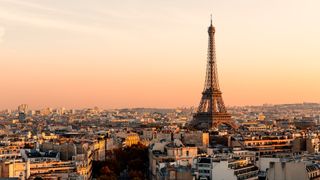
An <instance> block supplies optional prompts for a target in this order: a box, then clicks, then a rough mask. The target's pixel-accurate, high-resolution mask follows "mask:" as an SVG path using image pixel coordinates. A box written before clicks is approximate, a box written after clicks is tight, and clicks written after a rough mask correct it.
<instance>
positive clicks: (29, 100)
mask: <svg viewBox="0 0 320 180" xmlns="http://www.w3.org/2000/svg"><path fill="white" fill-rule="evenodd" d="M210 7H212V8H210ZM319 7H320V2H319V1H316V0H308V1H298V0H282V1H276V0H268V1H256V0H243V1H237V0H230V1H202V2H201V4H200V3H199V2H198V1H182V0H175V1H172V0H166V1H145V0H144V1H143V0H141V1H125V2H124V1H108V2H107V1H102V0H101V1H85V0H69V1H53V0H51V1H50V0H29V1H23V0H0V67H2V68H1V71H0V77H1V78H0V84H1V89H0V101H1V103H0V109H3V108H16V107H17V105H19V104H21V103H26V104H28V105H29V107H30V108H41V107H47V106H49V107H67V108H81V107H93V106H99V107H102V108H120V107H177V106H198V104H199V99H200V97H201V91H202V89H203V83H204V78H205V77H204V75H205V74H204V72H205V67H206V63H207V60H206V59H207V57H206V54H207V41H208V37H207V33H206V31H207V26H208V25H209V23H210V14H213V23H214V25H215V27H216V34H215V37H216V50H217V62H218V71H219V80H220V86H221V90H222V92H223V96H224V101H225V103H226V105H228V106H232V105H257V104H263V103H272V104H277V103H295V102H304V101H308V102H319V101H320V94H319V92H320V85H319V83H317V82H318V80H319V79H320V74H319V67H320V61H319V59H320V53H319V42H320V34H319V31H320V13H319V10H318V8H319Z"/></svg>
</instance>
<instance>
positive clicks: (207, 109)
mask: <svg viewBox="0 0 320 180" xmlns="http://www.w3.org/2000/svg"><path fill="white" fill-rule="evenodd" d="M208 34H209V43H208V57H207V59H208V61H207V70H206V78H205V84H204V89H203V91H202V98H201V100H200V104H199V107H198V109H197V112H196V113H195V114H194V116H193V119H192V121H191V122H190V125H191V126H192V127H193V128H195V129H199V130H209V129H212V128H218V126H219V125H221V124H224V125H227V126H229V127H231V128H233V129H236V128H237V125H236V124H235V122H234V121H233V120H232V119H231V115H230V114H229V113H228V112H227V110H226V107H225V105H224V102H223V99H222V92H221V91H220V87H219V81H218V72H217V61H216V50H215V38H214V34H215V27H214V26H213V25H212V19H211V24H210V26H209V28H208Z"/></svg>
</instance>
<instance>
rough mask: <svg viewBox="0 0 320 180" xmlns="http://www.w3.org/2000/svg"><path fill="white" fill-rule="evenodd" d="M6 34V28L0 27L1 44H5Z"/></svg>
mask: <svg viewBox="0 0 320 180" xmlns="http://www.w3.org/2000/svg"><path fill="white" fill-rule="evenodd" d="M4 34H5V29H4V27H0V43H2V42H3V38H4Z"/></svg>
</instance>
